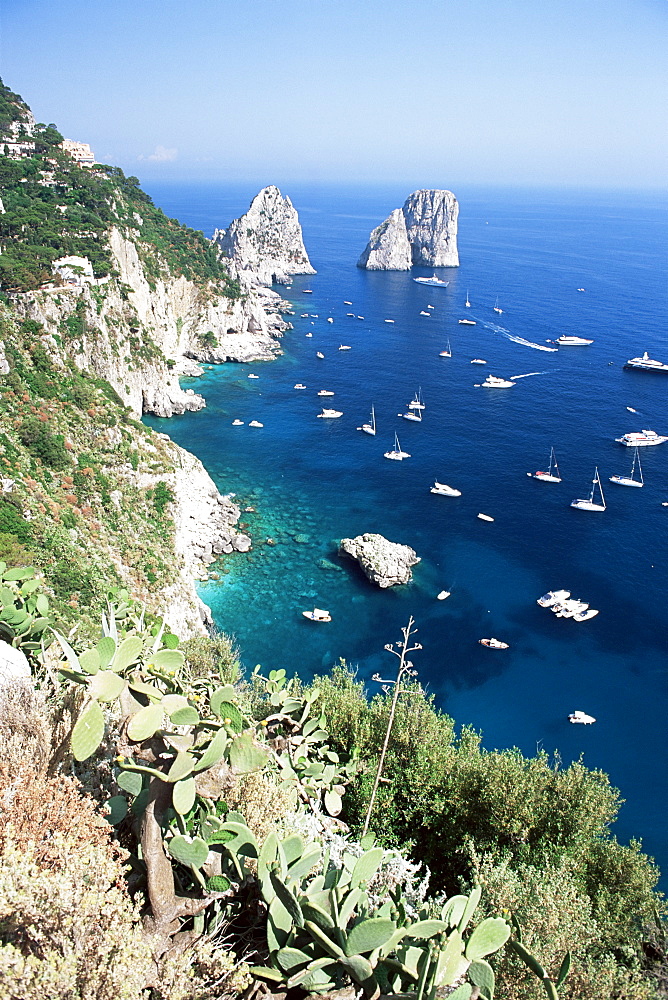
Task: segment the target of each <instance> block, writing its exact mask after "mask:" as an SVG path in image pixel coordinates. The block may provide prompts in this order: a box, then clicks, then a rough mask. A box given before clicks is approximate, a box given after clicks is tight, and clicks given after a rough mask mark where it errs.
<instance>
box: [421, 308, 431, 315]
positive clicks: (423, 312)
mask: <svg viewBox="0 0 668 1000" xmlns="http://www.w3.org/2000/svg"><path fill="white" fill-rule="evenodd" d="M420 316H431V313H429V312H425V311H424V309H422V310H420Z"/></svg>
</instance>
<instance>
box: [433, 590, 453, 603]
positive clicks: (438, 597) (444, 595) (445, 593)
mask: <svg viewBox="0 0 668 1000" xmlns="http://www.w3.org/2000/svg"><path fill="white" fill-rule="evenodd" d="M451 593H452V591H451V590H442V591H441V592H440V594H437V595H436V600H437V601H444V600H445V599H446V598H447V597H449V596H450V594H451Z"/></svg>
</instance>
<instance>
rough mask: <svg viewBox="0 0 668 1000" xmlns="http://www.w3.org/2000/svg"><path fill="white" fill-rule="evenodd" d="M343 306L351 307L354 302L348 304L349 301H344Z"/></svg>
mask: <svg viewBox="0 0 668 1000" xmlns="http://www.w3.org/2000/svg"><path fill="white" fill-rule="evenodd" d="M343 304H344V306H351V305H352V302H348V299H344V300H343Z"/></svg>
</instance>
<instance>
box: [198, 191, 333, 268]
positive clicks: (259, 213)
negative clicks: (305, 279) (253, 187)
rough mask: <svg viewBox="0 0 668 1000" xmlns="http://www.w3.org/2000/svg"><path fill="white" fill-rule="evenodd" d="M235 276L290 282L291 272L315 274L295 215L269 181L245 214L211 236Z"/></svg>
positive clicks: (287, 200)
mask: <svg viewBox="0 0 668 1000" xmlns="http://www.w3.org/2000/svg"><path fill="white" fill-rule="evenodd" d="M213 240H214V243H216V244H217V245H218V246H219V247H220V251H221V255H222V257H223V258H224V259H225V263H226V264H227V266H228V267H229V268H230V270H231V272H232V273H233V274H234V276H235V277H237V278H239V279H241V280H242V281H243V282H244V284H251V285H254V284H260V285H271V284H272V283H273V282H279V283H281V284H289V283H290V275H291V274H315V269H314V268H313V267H312V266H311V262H310V261H309V259H308V254H307V253H306V248H305V246H304V239H303V236H302V229H301V225H300V224H299V216H298V215H297V212H296V210H295V209H294V208H293V206H292V202H291V201H290V199H289V198H284V197H283V196H282V194H281V192H280V191H279V190H278V188H277V187H275V186H274V185H273V184H272V185H270V186H269V187H266V188H263V189H262V191H260V193H259V194H257V195H256V196H255V198H253V201H252V202H251V206H250V208H249V209H248V211H247V212H246V214H245V215H242V216H241V218H240V219H235V220H234V222H233V223H232V224H231V225H230V227H229V228H228V229H217V230H216V232H215V233H214V237H213Z"/></svg>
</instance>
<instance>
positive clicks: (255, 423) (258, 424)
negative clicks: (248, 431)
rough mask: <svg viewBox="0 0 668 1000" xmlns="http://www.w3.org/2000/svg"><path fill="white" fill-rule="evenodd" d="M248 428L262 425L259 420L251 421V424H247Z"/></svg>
mask: <svg viewBox="0 0 668 1000" xmlns="http://www.w3.org/2000/svg"><path fill="white" fill-rule="evenodd" d="M248 426H249V427H264V424H261V423H260V421H259V420H251V422H250V423H249V425H248Z"/></svg>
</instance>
